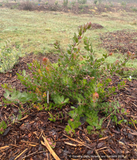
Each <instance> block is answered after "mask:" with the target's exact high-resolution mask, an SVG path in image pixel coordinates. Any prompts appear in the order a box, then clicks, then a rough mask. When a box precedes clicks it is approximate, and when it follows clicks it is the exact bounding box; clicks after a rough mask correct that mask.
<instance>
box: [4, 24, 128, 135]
mask: <svg viewBox="0 0 137 160" xmlns="http://www.w3.org/2000/svg"><path fill="white" fill-rule="evenodd" d="M90 27H91V22H90V23H87V24H84V25H83V26H80V27H79V29H78V33H77V34H76V33H75V34H74V37H73V44H72V45H69V46H68V49H67V51H66V52H63V51H62V49H61V47H60V44H59V42H56V43H55V48H56V49H57V50H58V51H59V52H60V58H59V59H58V63H55V64H52V63H51V62H50V60H49V59H48V58H47V57H44V58H43V63H40V62H39V61H37V60H34V61H33V63H31V64H28V66H29V69H30V70H31V71H32V77H31V76H29V75H27V74H26V72H25V71H23V72H22V74H19V73H17V75H18V79H19V80H20V81H21V82H22V84H23V85H25V86H26V87H27V88H28V92H23V93H20V94H18V91H16V90H15V89H11V88H8V87H7V86H6V85H5V87H4V85H3V87H4V88H6V93H5V98H6V99H8V100H10V101H12V102H13V101H14V102H17V103H19V102H22V103H25V102H33V103H35V104H36V103H41V104H43V106H44V107H45V108H46V110H47V108H48V107H50V109H51V108H52V107H53V109H55V107H58V108H62V107H63V106H64V105H66V104H68V103H69V104H70V106H71V111H70V112H69V113H68V114H69V116H70V117H71V119H70V120H69V121H68V125H67V126H66V129H65V130H66V132H67V133H75V129H76V128H78V127H79V126H80V125H81V121H80V119H81V118H82V117H83V118H84V119H85V121H86V122H87V123H88V124H89V125H88V126H87V130H88V131H89V132H90V131H91V130H92V129H100V128H101V125H102V122H103V118H102V119H99V117H98V112H99V111H103V112H104V113H107V112H108V111H109V107H111V108H112V110H111V111H113V105H111V106H110V105H105V104H104V103H103V102H104V101H105V100H106V98H107V97H108V96H110V95H112V94H114V93H115V91H116V89H121V88H122V87H124V85H125V83H124V81H121V82H119V84H118V86H117V87H114V86H111V85H110V83H111V81H112V76H113V75H115V74H117V73H119V72H120V71H121V69H122V68H123V67H124V66H125V64H126V62H127V61H128V58H129V56H128V55H127V56H125V59H124V60H123V61H116V62H115V64H107V63H106V59H107V57H108V56H111V55H112V54H103V55H102V58H99V59H97V58H95V55H94V52H93V49H92V44H91V42H90V41H89V39H88V38H87V37H83V35H84V33H85V32H86V30H88V29H90ZM82 39H83V43H84V49H85V51H84V52H83V50H81V49H80V47H79V46H80V43H81V42H82ZM47 93H49V96H48V94H47ZM11 98H12V99H11ZM47 99H49V100H50V101H49V104H47ZM105 106H106V107H105ZM117 109H118V108H114V110H115V112H116V111H117Z"/></svg>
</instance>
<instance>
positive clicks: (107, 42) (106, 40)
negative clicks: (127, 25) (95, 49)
mask: <svg viewBox="0 0 137 160" xmlns="http://www.w3.org/2000/svg"><path fill="white" fill-rule="evenodd" d="M100 39H101V41H102V44H101V46H102V47H104V48H106V49H107V50H108V51H109V52H114V53H115V52H121V53H123V54H124V53H127V52H128V51H130V52H132V53H133V52H134V53H135V54H136V57H137V31H136V30H135V31H130V30H119V31H116V32H106V33H104V34H101V35H100Z"/></svg>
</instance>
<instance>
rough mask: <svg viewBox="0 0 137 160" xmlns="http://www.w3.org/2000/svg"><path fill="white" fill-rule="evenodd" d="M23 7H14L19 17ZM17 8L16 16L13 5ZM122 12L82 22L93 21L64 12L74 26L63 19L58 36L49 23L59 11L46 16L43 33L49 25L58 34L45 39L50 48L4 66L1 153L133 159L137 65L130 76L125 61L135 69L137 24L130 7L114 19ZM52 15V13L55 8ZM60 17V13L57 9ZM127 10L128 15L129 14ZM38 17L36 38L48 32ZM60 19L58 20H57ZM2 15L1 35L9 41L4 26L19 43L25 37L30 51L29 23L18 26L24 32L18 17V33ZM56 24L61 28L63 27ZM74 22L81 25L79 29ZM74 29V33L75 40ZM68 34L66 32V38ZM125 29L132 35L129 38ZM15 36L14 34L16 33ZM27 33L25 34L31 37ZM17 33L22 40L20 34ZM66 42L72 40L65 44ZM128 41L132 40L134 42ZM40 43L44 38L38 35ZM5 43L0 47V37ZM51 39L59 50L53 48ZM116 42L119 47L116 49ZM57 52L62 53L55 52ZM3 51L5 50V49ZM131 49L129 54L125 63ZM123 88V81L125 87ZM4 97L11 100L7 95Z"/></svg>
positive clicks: (8, 155) (0, 76)
mask: <svg viewBox="0 0 137 160" xmlns="http://www.w3.org/2000/svg"><path fill="white" fill-rule="evenodd" d="M3 11H4V10H3ZM8 12H9V13H10V14H11V12H10V11H8V10H7V11H6V12H3V15H4V17H5V19H6V17H7V16H8V15H9V14H8ZM19 13H21V12H20V11H17V13H16V14H15V15H16V18H19V17H18V14H19ZM28 13H29V16H30V15H31V19H32V21H33V20H34V21H35V19H33V18H32V17H33V16H34V15H35V16H36V14H35V13H34V12H31V13H30V12H26V11H25V12H24V17H27V18H28ZM12 14H13V15H14V12H13V11H12ZM25 14H27V15H26V16H25ZM37 14H39V13H37ZM57 14H58V13H57ZM118 14H119V13H115V14H113V15H111V13H109V14H107V13H103V14H102V15H97V16H95V17H92V20H93V23H88V24H87V23H86V24H85V25H82V24H84V23H85V22H87V21H88V20H89V19H90V20H91V17H90V18H89V17H87V15H86V16H85V15H84V16H83V17H81V18H80V17H79V16H73V15H72V17H69V16H68V14H66V15H62V16H64V17H63V18H65V19H66V18H67V17H68V20H70V22H69V23H66V25H69V27H68V28H70V29H71V30H72V31H70V30H68V28H67V27H66V26H65V23H64V24H63V25H64V26H63V27H62V29H63V28H65V29H66V28H67V29H66V30H67V32H65V33H63V32H61V33H62V34H63V35H62V36H60V34H58V35H59V37H58V36H57V35H56V36H55V33H57V32H56V31H55V30H54V29H52V28H50V27H49V26H50V24H51V23H50V21H51V22H52V23H53V22H54V23H55V22H56V21H55V20H56V18H57V15H54V14H52V15H51V17H52V16H55V17H56V18H53V20H52V18H51V17H50V18H51V19H50V20H49V21H47V22H46V23H48V25H49V26H48V27H47V29H46V32H47V31H48V32H49V31H50V33H49V34H48V32H47V34H48V35H47V36H49V35H51V37H54V39H52V38H51V37H50V36H49V43H50V42H52V45H51V46H50V45H47V44H45V45H47V46H50V48H49V49H48V50H47V51H50V54H45V55H43V54H38V55H34V54H33V53H31V54H30V55H29V54H28V55H26V57H22V58H21V57H20V58H19V59H18V63H16V64H15V65H14V64H13V65H14V67H13V68H12V69H11V70H10V72H9V71H8V72H6V73H0V79H1V81H0V84H3V85H2V86H3V88H4V89H5V90H6V93H5V94H4V89H3V88H1V90H0V94H1V96H0V99H1V103H0V105H1V111H0V118H1V120H0V133H1V135H0V140H1V142H0V153H1V154H0V158H1V159H11V158H13V159H17V158H23V159H44V158H45V157H48V156H47V153H48V152H49V151H51V152H50V154H49V155H53V157H54V158H55V159H69V158H70V157H71V158H74V157H77V158H78V157H79V155H80V156H81V155H82V157H83V158H84V157H85V156H89V157H90V156H92V157H93V158H95V157H100V158H102V159H103V156H106V157H105V158H108V157H110V158H111V157H112V156H113V157H114V156H115V157H117V158H123V157H125V158H127V159H131V158H134V159H135V158H136V130H137V127H136V123H137V121H136V105H137V99H136V96H137V92H136V88H137V81H136V80H135V75H136V73H135V72H134V74H133V75H134V76H132V74H131V70H129V69H128V68H127V67H131V68H132V69H133V70H134V71H135V69H134V68H135V66H136V57H135V56H136V45H134V46H132V45H131V44H136V43H135V42H136V39H135V38H134V34H135V33H136V31H135V30H136V24H135V23H134V24H133V23H132V21H133V20H134V18H135V16H136V15H134V13H133V14H132V13H131V15H130V16H129V13H125V14H124V13H122V14H124V15H125V17H124V18H122V16H121V15H120V14H119V15H120V16H119V18H118V19H117V18H116V17H117V15H118ZM47 15H48V16H50V14H47ZM47 15H46V16H47ZM106 15H107V17H106ZM39 16H40V17H41V16H44V14H43V13H41V14H39ZM58 16H59V17H61V16H60V14H59V15H58ZM13 17H14V16H13ZM127 17H128V19H129V20H130V21H127ZM77 18H78V19H77ZM103 18H104V21H103V20H102V22H101V23H100V24H98V20H101V19H103ZM111 18H112V20H111ZM120 18H122V20H120ZM36 19H37V20H38V23H39V25H38V26H37V25H36V24H35V27H36V28H37V29H36V30H37V31H38V33H36V34H33V36H34V39H35V38H37V37H39V36H40V35H41V34H42V33H44V31H45V30H43V29H42V30H41V29H40V30H39V28H41V26H42V25H41V23H42V24H43V21H42V22H40V21H41V18H38V17H37V16H36ZM74 19H75V22H76V23H75V24H74V23H73V25H74V27H72V26H73V25H72V24H71V23H72V21H73V22H74ZM114 19H115V21H116V22H123V23H121V24H120V25H119V24H118V25H117V26H114ZM18 20H19V19H18ZM25 20H26V18H22V21H25ZM62 20H63V19H60V20H58V21H59V22H58V23H60V21H62ZM77 20H78V21H80V20H82V21H81V22H78V21H77ZM1 22H2V25H5V26H7V28H5V29H4V32H3V28H2V29H1V31H2V32H1V42H4V38H6V37H4V35H5V32H6V34H7V37H8V36H10V39H11V40H12V41H11V45H10V46H13V48H14V46H16V48H18V46H19V44H21V42H25V45H24V46H22V48H23V52H24V53H26V52H27V50H24V49H25V47H26V46H28V47H30V48H29V49H30V50H29V53H30V52H33V49H34V47H32V46H33V45H34V44H35V43H34V41H32V40H31V43H30V40H29V41H26V40H25V41H24V39H23V37H24V35H26V36H27V34H28V33H30V30H28V28H26V27H25V28H23V27H22V28H21V30H24V32H20V31H19V30H18V25H19V23H16V28H17V32H16V30H14V27H13V26H12V25H13V23H12V22H11V26H10V28H9V27H8V26H9V25H6V21H4V19H2V20H1ZM7 22H8V18H7ZM26 22H27V21H26ZM58 23H57V26H58V28H61V26H59V24H58ZM28 24H29V26H31V25H32V26H33V24H32V23H28V22H27V25H28ZM27 25H26V26H27ZM57 26H56V27H57ZM101 26H103V27H101ZM43 28H44V27H43ZM73 28H74V29H73ZM77 28H78V32H76V29H77ZM98 28H99V29H98ZM127 28H128V29H130V30H131V33H129V32H128V30H126V31H125V30H123V29H127ZM49 29H50V30H49ZM117 30H120V31H117ZM132 30H133V31H132ZM51 31H53V35H52V32H51ZM85 31H86V32H87V33H86V32H85ZM73 32H76V34H74V37H73V40H72V41H70V37H72V36H73ZM105 32H108V34H106V33H105ZM132 32H134V34H132ZM21 33H23V34H21ZM24 33H25V34H24ZM69 33H70V36H69V37H67V36H65V38H63V37H64V35H66V34H69ZM83 33H84V34H83ZM100 33H101V34H100ZM104 33H105V34H104ZM116 33H117V34H116ZM16 34H17V35H18V36H17V35H16ZM121 34H122V36H123V38H121ZM127 34H128V37H130V38H128V40H127V39H126V36H127ZM11 35H14V38H12V36H11ZM30 35H31V34H28V37H30ZM113 35H115V36H113ZM16 36H17V37H18V40H19V39H20V41H17V37H16ZM26 36H25V38H26V39H27V38H28V37H26ZM112 36H113V38H111V37H112ZM66 37H67V38H66ZM114 37H115V38H114ZM50 38H51V39H50ZM99 38H101V39H99ZM124 38H125V39H124ZM110 39H111V41H110ZM116 39H117V41H120V42H121V44H120V45H121V47H123V50H121V51H122V52H121V51H120V49H119V46H120V45H116V43H117V41H116ZM102 40H104V41H102ZM122 40H123V41H122ZM38 41H39V40H38V38H37V42H38ZM69 41H70V45H69V47H67V44H68V42H69ZM125 41H126V42H127V45H126V51H124V46H123V44H124V42H125ZM41 42H42V41H41ZM53 42H55V43H53ZM128 42H130V43H129V45H128ZM39 44H40V45H41V43H40V41H39ZM108 44H110V46H111V47H110V48H109V45H108ZM0 45H1V46H2V45H3V43H1V44H0ZM53 45H55V49H52V47H53ZM64 46H65V47H64ZM105 46H106V47H105ZM128 46H129V48H128ZM102 47H103V48H102ZM35 48H36V47H35ZM108 48H109V51H108V50H107V49H108ZM115 48H117V49H116V50H115V52H114V51H113V49H115ZM131 49H132V50H131ZM37 51H39V52H41V53H42V52H43V53H44V52H45V50H44V49H43V50H42V49H39V48H37ZM47 51H46V52H47ZM53 51H55V53H58V54H54V55H53V53H52V52H53ZM57 51H58V52H57ZM4 53H7V51H6V50H5V52H4ZM37 53H38V52H37ZM56 56H57V57H58V58H57V59H56ZM130 56H131V58H132V59H130V60H129V62H128V61H127V60H128V58H129V57H130ZM117 58H118V59H119V61H117ZM133 58H134V59H133ZM55 59H56V61H55ZM39 60H40V61H39ZM53 62H56V63H53ZM126 62H127V63H126ZM27 64H29V67H28V65H27ZM125 66H126V68H125ZM127 69H128V70H127ZM20 70H21V72H20ZM125 73H126V76H125ZM17 77H18V79H17ZM123 77H124V79H123ZM121 78H122V79H121ZM127 78H128V79H127ZM51 79H52V80H51ZM20 81H21V82H22V83H23V84H24V85H22V84H21V83H20ZM4 83H8V84H11V86H9V85H8V84H7V85H6V84H5V85H4ZM14 87H15V88H16V89H14ZM121 87H124V88H122V89H121ZM119 89H120V90H119ZM1 91H2V92H1ZM115 93H117V94H115ZM4 96H5V98H7V100H8V101H7V100H6V101H5V100H4ZM26 102H27V103H26ZM67 133H68V135H67ZM43 140H44V141H43ZM45 149H46V150H45ZM52 149H53V150H54V151H53V150H52ZM14 152H15V153H14ZM55 153H56V154H57V155H58V156H57V155H56V154H55ZM73 156H74V157H73Z"/></svg>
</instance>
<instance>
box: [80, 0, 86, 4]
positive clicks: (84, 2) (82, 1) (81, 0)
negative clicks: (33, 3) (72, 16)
mask: <svg viewBox="0 0 137 160" xmlns="http://www.w3.org/2000/svg"><path fill="white" fill-rule="evenodd" d="M78 3H79V4H86V3H87V0H78Z"/></svg>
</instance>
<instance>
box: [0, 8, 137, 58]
mask: <svg viewBox="0 0 137 160" xmlns="http://www.w3.org/2000/svg"><path fill="white" fill-rule="evenodd" d="M105 14H106V15H107V16H105V17H104V16H102V15H103V14H102V15H94V16H93V15H74V14H72V13H61V12H37V11H35V12H29V11H20V10H10V9H1V10H0V15H1V19H0V43H1V44H2V43H3V42H5V41H6V40H7V39H9V40H10V41H11V43H12V44H13V45H14V44H18V45H20V44H21V45H22V52H24V53H31V52H34V53H53V52H55V50H54V42H55V41H56V40H58V41H60V42H61V44H63V46H62V47H63V49H66V48H67V45H68V44H69V43H70V40H71V38H72V37H73V33H74V32H76V31H77V28H78V26H79V25H82V24H84V23H86V22H89V21H91V23H98V24H100V25H102V26H104V28H103V29H96V30H90V31H88V32H87V33H86V36H88V37H89V38H90V40H91V41H92V44H93V49H94V51H95V53H96V55H97V56H98V57H100V56H101V55H102V54H103V53H107V50H105V49H103V48H101V47H99V44H100V43H101V41H100V40H99V34H101V33H105V32H113V31H116V30H123V29H131V30H135V29H137V26H136V25H131V24H129V21H132V18H133V17H130V16H129V15H128V13H126V12H122V13H113V14H112V13H109V12H107V13H105ZM11 15H12V16H11ZM132 15H133V16H135V17H136V14H134V13H132ZM117 16H118V18H117V19H116V20H114V19H113V18H116V17H117ZM123 17H124V18H123Z"/></svg>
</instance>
